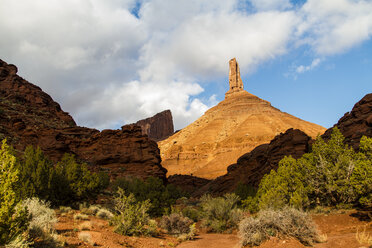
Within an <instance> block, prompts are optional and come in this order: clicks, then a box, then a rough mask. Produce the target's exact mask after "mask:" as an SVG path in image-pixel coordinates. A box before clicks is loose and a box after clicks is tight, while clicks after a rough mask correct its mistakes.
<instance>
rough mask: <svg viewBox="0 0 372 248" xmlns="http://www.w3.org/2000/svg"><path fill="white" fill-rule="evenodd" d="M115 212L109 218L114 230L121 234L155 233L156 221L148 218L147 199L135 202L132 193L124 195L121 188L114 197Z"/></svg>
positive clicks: (148, 207)
mask: <svg viewBox="0 0 372 248" xmlns="http://www.w3.org/2000/svg"><path fill="white" fill-rule="evenodd" d="M114 203H115V211H116V212H117V214H116V215H115V216H114V217H113V218H112V219H111V221H110V223H111V224H112V225H114V231H115V232H117V233H119V234H122V235H128V236H133V235H136V236H137V235H150V236H151V235H155V234H156V222H155V221H153V220H151V219H150V216H149V214H148V211H149V210H150V206H151V203H150V201H149V200H146V201H142V202H137V201H136V198H135V197H134V195H133V194H129V196H126V195H125V191H124V190H123V189H121V188H119V189H118V191H117V196H116V197H115V199H114Z"/></svg>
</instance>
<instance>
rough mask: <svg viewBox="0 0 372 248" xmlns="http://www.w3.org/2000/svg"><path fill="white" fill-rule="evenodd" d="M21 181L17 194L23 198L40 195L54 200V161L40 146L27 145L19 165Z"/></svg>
mask: <svg viewBox="0 0 372 248" xmlns="http://www.w3.org/2000/svg"><path fill="white" fill-rule="evenodd" d="M18 170H19V179H20V180H19V183H18V186H17V194H18V195H19V196H20V197H21V198H23V199H26V198H32V197H38V198H40V199H44V200H52V199H51V196H52V195H53V194H52V191H53V188H52V184H51V182H52V179H53V178H52V175H53V170H54V167H53V163H52V162H51V161H50V160H49V159H48V158H47V157H46V156H45V155H44V153H43V152H42V151H41V149H40V148H39V147H38V148H37V149H34V148H33V147H32V146H27V148H26V150H25V152H24V154H23V158H22V159H21V160H20V163H19V166H18Z"/></svg>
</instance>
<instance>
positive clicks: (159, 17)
mask: <svg viewBox="0 0 372 248" xmlns="http://www.w3.org/2000/svg"><path fill="white" fill-rule="evenodd" d="M138 1H139V2H140V3H141V7H140V9H139V12H138V17H137V16H136V15H134V14H133V13H131V11H132V10H133V8H134V7H136V4H137V3H138ZM138 1H137V0H112V1H104V0H65V1H59V0H49V1H45V0H34V1H29V0H17V1H14V0H0V6H6V7H4V8H0V33H1V34H4V35H3V36H2V38H1V39H0V54H1V56H2V57H1V59H4V60H6V61H7V62H9V63H14V64H16V65H17V66H18V67H19V71H20V74H21V75H22V76H24V77H25V78H27V79H28V80H29V81H31V82H33V83H35V84H38V85H40V86H41V87H42V88H43V89H44V90H45V91H46V92H48V93H49V94H51V95H52V97H53V98H54V99H55V100H57V101H58V102H60V103H61V105H62V107H63V109H64V110H67V111H69V112H71V113H72V115H73V116H74V118H75V119H76V120H77V122H78V124H80V125H88V126H92V127H97V128H113V127H119V126H120V125H122V124H125V123H130V122H134V121H137V120H138V119H141V118H145V117H148V116H150V115H153V114H155V113H156V112H159V111H162V110H164V109H168V108H170V109H171V110H172V112H173V115H174V120H175V124H176V128H177V129H178V128H182V127H184V126H185V125H187V124H189V123H190V122H191V121H193V120H195V119H196V118H198V117H199V116H200V115H201V114H203V113H204V112H205V110H207V109H208V108H209V107H210V106H213V105H215V104H216V103H217V102H216V96H213V93H214V92H205V93H204V94H203V98H201V97H200V96H199V94H200V93H201V92H203V91H204V89H203V84H202V82H203V81H213V80H216V81H219V80H220V79H221V78H225V77H226V76H227V72H228V60H229V59H230V58H232V57H236V58H237V60H238V62H239V65H240V68H241V72H242V74H247V73H249V72H252V71H254V70H255V69H256V68H258V66H259V65H260V64H262V63H264V62H266V61H270V60H273V59H275V58H277V57H279V56H281V55H283V54H285V53H288V52H290V51H291V49H293V47H294V45H297V46H299V45H303V44H307V45H309V46H310V47H312V48H313V50H314V51H315V52H316V56H317V57H322V58H323V57H324V56H327V55H330V54H335V53H341V52H344V51H347V50H348V49H350V48H352V47H354V46H355V45H358V44H360V43H361V42H363V41H365V40H367V39H369V38H370V36H371V33H372V30H371V29H372V17H371V16H372V14H371V13H372V3H371V2H370V1H362V0H328V1H321V0H308V1H307V2H306V3H305V4H304V5H303V6H302V7H301V6H296V7H293V6H292V5H291V3H290V1H289V0H260V1H258V0H250V3H251V6H253V10H252V9H249V10H246V9H241V7H242V6H249V4H248V5H245V4H244V3H246V1H239V0H231V1H225V0H215V1H210V0H178V1H174V0H138ZM320 62H321V60H320V59H315V60H314V61H313V62H312V63H311V64H310V65H307V66H306V65H301V66H298V67H297V68H295V70H296V72H297V73H303V72H305V71H309V70H312V69H313V68H315V67H316V66H319V64H320Z"/></svg>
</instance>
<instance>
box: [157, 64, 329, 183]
mask: <svg viewBox="0 0 372 248" xmlns="http://www.w3.org/2000/svg"><path fill="white" fill-rule="evenodd" d="M229 64H230V72H229V76H230V78H229V85H230V89H229V91H228V92H227V93H226V95H225V100H223V101H222V102H220V103H219V104H218V105H217V106H215V107H213V108H211V109H209V110H208V111H207V112H206V113H205V114H204V115H203V116H202V117H200V118H199V119H198V120H196V121H195V122H193V123H192V124H190V125H189V126H187V127H185V128H184V129H182V130H181V131H179V132H177V133H175V134H174V135H172V136H171V137H169V138H168V139H166V140H163V141H161V142H158V144H159V148H160V151H161V157H162V161H163V162H162V165H163V166H164V167H165V168H166V169H167V170H168V176H169V175H174V174H184V175H193V176H197V177H202V178H207V179H214V178H216V177H218V176H221V175H224V174H225V173H226V169H227V167H228V166H229V165H230V164H233V163H235V162H236V160H237V158H239V157H240V156H242V155H243V154H245V153H247V152H250V151H252V150H253V149H254V148H255V147H257V146H258V145H261V144H265V143H269V142H270V141H271V140H272V139H273V138H274V137H275V136H276V135H278V134H280V133H282V132H285V131H286V130H287V129H289V128H296V129H300V130H303V131H304V132H305V133H306V134H307V135H309V136H311V137H316V136H317V135H318V134H322V133H324V131H325V128H323V127H321V126H319V125H316V124H313V123H310V122H307V121H304V120H301V119H299V118H296V117H294V116H292V115H289V114H287V113H284V112H281V111H280V110H278V109H276V108H274V107H273V106H271V104H270V102H268V101H265V100H263V99H260V98H258V97H257V96H255V95H253V94H250V93H248V92H247V91H245V90H243V83H242V81H241V78H240V72H239V66H238V64H237V62H236V60H235V59H233V60H231V61H230V62H229Z"/></svg>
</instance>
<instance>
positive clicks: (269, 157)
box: [193, 94, 372, 196]
mask: <svg viewBox="0 0 372 248" xmlns="http://www.w3.org/2000/svg"><path fill="white" fill-rule="evenodd" d="M335 126H337V127H338V128H339V129H340V131H341V133H342V134H343V135H344V136H345V143H347V144H348V145H350V146H352V147H353V148H354V149H357V148H358V146H359V141H360V138H361V137H362V136H364V135H365V136H367V137H372V94H367V95H366V96H364V97H363V98H362V99H361V100H360V101H359V102H358V103H356V104H355V105H354V107H353V109H352V110H351V112H348V113H346V114H345V115H344V116H343V117H342V118H341V119H340V120H339V121H338V123H337V124H336V125H334V127H335ZM332 128H333V127H332ZM332 128H329V129H328V130H327V131H326V132H325V133H324V134H323V135H322V138H324V139H325V140H327V139H329V138H330V136H331V133H332ZM312 142H313V140H312V139H311V138H310V137H309V136H307V135H306V134H305V133H304V132H302V131H300V130H293V129H289V130H287V131H286V132H285V133H284V134H280V135H278V136H276V137H275V138H274V139H273V140H272V141H271V142H270V143H269V144H263V145H260V146H258V147H256V148H255V149H253V150H252V151H251V152H249V153H246V154H244V155H243V156H241V157H240V158H239V159H238V160H237V163H235V164H232V165H230V166H229V167H228V168H227V171H228V172H227V173H226V174H225V175H223V176H220V177H218V178H216V179H215V180H213V181H211V182H209V183H208V184H206V185H205V186H203V187H201V188H199V189H198V190H196V191H195V192H194V193H193V195H194V196H200V195H203V194H205V193H211V194H213V195H221V194H224V193H227V192H233V191H234V190H235V188H236V186H237V184H238V183H239V182H242V183H244V184H249V185H252V186H255V187H257V186H258V185H259V183H260V181H261V179H262V177H263V175H265V174H267V173H269V172H270V170H271V169H277V167H278V163H279V161H280V160H281V159H282V158H283V157H284V156H289V155H291V156H292V157H294V158H299V157H301V156H302V155H303V154H304V153H307V152H310V146H311V144H312Z"/></svg>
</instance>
